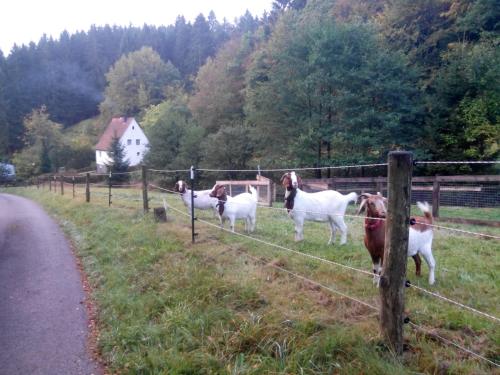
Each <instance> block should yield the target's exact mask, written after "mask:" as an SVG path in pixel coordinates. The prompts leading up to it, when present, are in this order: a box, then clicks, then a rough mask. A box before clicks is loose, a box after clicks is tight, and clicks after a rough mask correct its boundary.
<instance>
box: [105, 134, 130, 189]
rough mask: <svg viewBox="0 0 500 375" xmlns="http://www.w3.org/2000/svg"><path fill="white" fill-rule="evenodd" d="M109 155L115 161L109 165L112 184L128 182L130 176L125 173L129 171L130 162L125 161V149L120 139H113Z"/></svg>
mask: <svg viewBox="0 0 500 375" xmlns="http://www.w3.org/2000/svg"><path fill="white" fill-rule="evenodd" d="M109 154H110V156H111V158H112V159H113V162H112V163H110V164H109V165H108V168H109V171H110V172H111V182H113V183H115V182H125V181H128V180H129V175H128V174H123V173H124V172H127V171H128V167H129V161H128V159H125V148H124V147H123V145H122V144H121V143H120V139H119V138H118V137H113V140H112V141H111V146H110V148H109Z"/></svg>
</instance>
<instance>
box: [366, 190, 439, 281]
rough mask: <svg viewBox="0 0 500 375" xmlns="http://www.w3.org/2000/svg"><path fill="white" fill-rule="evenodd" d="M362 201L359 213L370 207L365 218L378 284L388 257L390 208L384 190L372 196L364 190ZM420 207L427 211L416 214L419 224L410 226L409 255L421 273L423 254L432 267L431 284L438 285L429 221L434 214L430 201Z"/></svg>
mask: <svg viewBox="0 0 500 375" xmlns="http://www.w3.org/2000/svg"><path fill="white" fill-rule="evenodd" d="M360 198H361V204H360V206H359V209H358V214H360V213H361V212H363V211H364V210H365V209H366V218H365V239H364V242H365V246H366V248H367V249H368V252H369V253H370V256H371V258H372V262H373V273H374V274H375V276H374V278H373V281H374V283H376V284H377V285H378V283H379V278H378V277H377V275H380V274H381V272H382V263H383V260H384V246H385V217H386V214H387V209H386V207H385V202H386V200H387V199H386V198H384V197H383V196H382V195H381V194H380V193H377V195H372V194H368V193H364V194H361V195H360ZM417 206H418V208H419V209H420V210H421V211H422V213H423V214H424V217H415V218H414V219H415V222H416V224H414V225H412V226H410V234H409V239H408V256H409V257H410V256H411V257H412V258H413V260H414V261H415V266H416V275H417V276H420V274H421V268H420V266H421V263H422V261H421V260H420V257H419V254H422V256H423V257H424V259H425V261H426V263H427V265H428V266H429V284H430V285H432V284H434V269H435V267H436V262H435V260H434V257H433V255H432V238H433V231H432V227H430V226H428V225H425V224H432V214H431V211H430V207H429V204H428V203H427V202H425V203H421V202H417Z"/></svg>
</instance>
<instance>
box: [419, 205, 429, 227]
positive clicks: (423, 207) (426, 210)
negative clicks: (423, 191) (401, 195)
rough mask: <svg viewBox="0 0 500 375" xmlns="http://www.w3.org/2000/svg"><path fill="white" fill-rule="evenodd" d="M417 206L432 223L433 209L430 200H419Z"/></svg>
mask: <svg viewBox="0 0 500 375" xmlns="http://www.w3.org/2000/svg"><path fill="white" fill-rule="evenodd" d="M417 206H418V208H419V209H420V211H422V213H423V214H424V216H425V218H426V219H427V220H429V221H430V222H431V223H432V211H431V206H430V204H429V203H428V202H417Z"/></svg>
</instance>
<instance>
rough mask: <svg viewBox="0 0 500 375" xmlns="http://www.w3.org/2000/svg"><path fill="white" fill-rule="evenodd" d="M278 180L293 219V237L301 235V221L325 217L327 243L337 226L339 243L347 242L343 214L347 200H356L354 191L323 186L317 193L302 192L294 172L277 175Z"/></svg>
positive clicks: (299, 238)
mask: <svg viewBox="0 0 500 375" xmlns="http://www.w3.org/2000/svg"><path fill="white" fill-rule="evenodd" d="M281 184H282V185H283V187H284V188H285V189H286V191H285V207H286V208H287V210H288V213H289V215H290V217H291V218H292V219H293V221H294V222H295V241H302V240H303V239H304V221H305V220H310V221H321V222H324V221H327V222H328V223H329V224H330V230H331V234H330V240H329V241H328V245H330V244H333V243H334V242H335V233H336V231H337V229H338V230H340V233H341V238H340V244H341V245H343V244H345V243H346V242H347V226H346V225H345V222H344V214H345V210H346V209H347V205H348V204H349V202H356V201H357V199H358V195H357V194H356V193H349V194H347V195H343V194H340V193H339V192H338V191H335V190H325V191H320V192H317V193H306V192H305V191H302V190H301V187H302V181H301V179H300V177H299V176H297V175H296V174H295V172H288V173H285V174H284V175H283V177H281Z"/></svg>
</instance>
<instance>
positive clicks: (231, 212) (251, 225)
mask: <svg viewBox="0 0 500 375" xmlns="http://www.w3.org/2000/svg"><path fill="white" fill-rule="evenodd" d="M210 196H211V197H213V198H214V199H216V200H217V201H218V203H217V207H218V211H219V217H220V221H221V227H223V226H224V221H225V219H229V223H230V225H231V231H233V232H234V222H235V221H236V219H245V230H246V231H247V232H248V233H250V232H253V231H254V230H255V222H256V214H257V190H255V188H254V187H253V186H250V193H242V194H238V195H237V196H235V197H231V196H228V195H227V194H226V188H225V187H224V185H215V186H214V187H213V189H212V191H211V192H210Z"/></svg>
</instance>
